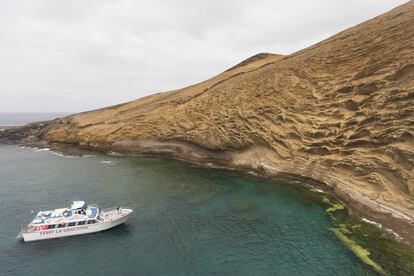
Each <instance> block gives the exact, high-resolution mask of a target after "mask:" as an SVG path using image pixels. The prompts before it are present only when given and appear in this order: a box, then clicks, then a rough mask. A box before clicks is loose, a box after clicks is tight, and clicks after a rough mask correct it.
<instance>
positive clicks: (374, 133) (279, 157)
mask: <svg viewBox="0 0 414 276" xmlns="http://www.w3.org/2000/svg"><path fill="white" fill-rule="evenodd" d="M413 112H414V2H412V1H411V2H409V3H407V4H405V5H403V6H400V7H398V8H396V9H394V10H392V11H390V12H388V13H386V14H384V15H381V16H379V17H376V18H374V19H372V20H370V21H367V22H365V23H363V24H360V25H358V26H356V27H353V28H351V29H348V30H346V31H343V32H341V33H339V34H337V35H335V36H333V37H331V38H329V39H327V40H324V41H322V42H320V43H318V44H316V45H314V46H311V47H309V48H306V49H304V50H302V51H299V52H296V53H294V54H292V55H289V56H280V55H272V54H259V55H257V56H255V57H252V58H250V59H248V60H246V61H244V62H242V63H240V64H239V65H237V66H235V67H233V68H231V69H229V70H227V71H226V72H224V73H222V74H220V75H218V76H216V77H213V78H212V79H209V80H207V81H205V82H202V83H199V84H196V85H194V86H190V87H187V88H184V89H180V90H175V91H170V92H165V93H159V94H155V95H152V96H148V97H145V98H142V99H138V100H136V101H132V102H129V103H126V104H121V105H117V106H113V107H109V108H104V109H100V110H95V111H90V112H85V113H81V114H76V115H73V116H69V117H65V118H62V119H60V120H56V121H53V122H51V123H49V124H48V125H47V126H41V127H37V128H36V129H32V130H28V131H25V135H24V136H25V138H24V139H25V140H27V141H30V140H35V139H43V140H46V141H49V142H59V143H73V144H79V145H82V146H88V147H94V148H98V149H104V150H119V151H130V152H159V153H163V152H165V153H168V154H171V155H174V156H177V157H181V158H185V159H191V160H200V161H203V160H205V161H207V160H213V161H214V160H216V161H218V162H219V160H222V161H223V163H226V162H227V163H228V164H231V165H232V166H239V167H246V168H257V169H268V170H274V171H283V172H288V173H294V174H300V175H303V176H306V177H311V178H314V179H317V180H320V181H323V182H325V183H330V185H332V186H338V187H339V188H341V189H342V190H344V196H346V193H349V194H350V195H352V194H357V195H358V196H361V197H362V198H365V199H366V200H367V202H368V203H369V204H376V203H378V204H380V205H381V206H383V207H384V208H388V207H389V208H392V209H394V210H398V212H400V214H401V215H402V216H406V217H407V218H411V219H412V218H414V170H413V169H414V138H413V133H414V114H413ZM7 133H8V135H9V136H8V137H10V132H7V131H5V132H3V137H5V136H7ZM369 204H368V205H369Z"/></svg>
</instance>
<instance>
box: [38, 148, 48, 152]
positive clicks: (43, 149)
mask: <svg viewBox="0 0 414 276" xmlns="http://www.w3.org/2000/svg"><path fill="white" fill-rule="evenodd" d="M35 151H50V149H49V148H40V149H35Z"/></svg>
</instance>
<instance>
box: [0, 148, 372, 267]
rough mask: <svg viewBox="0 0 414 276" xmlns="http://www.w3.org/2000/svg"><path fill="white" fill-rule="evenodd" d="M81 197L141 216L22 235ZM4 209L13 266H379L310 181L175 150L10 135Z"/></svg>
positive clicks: (2, 157)
mask: <svg viewBox="0 0 414 276" xmlns="http://www.w3.org/2000/svg"><path fill="white" fill-rule="evenodd" d="M102 161H104V162H102ZM107 161H110V162H107ZM74 198H78V199H84V200H86V201H88V202H90V203H98V204H100V205H102V206H103V207H110V206H114V205H117V203H119V204H121V205H125V206H130V207H133V208H134V209H135V214H134V216H133V217H132V218H131V219H130V220H129V221H128V223H127V224H125V225H122V226H120V227H117V228H115V229H112V230H109V231H105V232H101V233H97V234H91V235H85V236H78V237H70V238H64V239H57V240H48V241H41V242H34V243H23V242H19V241H17V240H15V236H16V234H17V232H18V231H19V228H20V226H21V224H22V221H23V220H24V219H27V218H29V217H30V215H29V212H28V211H29V210H30V209H48V208H57V207H64V206H66V205H69V204H70V200H71V199H74ZM0 208H1V210H2V214H1V228H0V249H1V250H0V273H1V274H4V275H8V274H10V275H51V274H53V275H55V274H60V275H73V274H80V275H94V274H95V275H133V274H139V275H193V274H197V275H211V274H219V275H335V274H336V275H372V274H375V273H374V272H373V271H372V270H371V268H370V267H369V266H367V265H366V264H364V263H362V262H361V261H360V260H359V259H358V258H357V257H356V256H355V255H354V254H353V253H352V252H351V251H349V250H348V249H347V248H346V247H345V246H344V245H343V244H342V243H341V242H340V241H339V240H338V238H337V237H336V236H335V234H334V233H333V232H332V231H331V230H329V228H331V227H333V225H332V222H331V219H330V217H329V214H327V213H326V212H325V209H324V207H323V206H322V205H321V204H320V202H316V201H315V200H313V198H312V197H309V192H308V191H306V190H305V189H304V188H302V187H301V186H300V185H297V184H296V185H293V184H292V183H290V184H289V183H286V182H285V181H282V180H281V181H272V182H270V181H268V180H264V179H261V178H256V177H254V176H249V175H244V174H241V173H238V172H231V171H226V170H219V169H207V168H201V167H197V166H192V165H189V164H187V163H183V162H179V161H174V160H166V159H159V158H150V157H134V158H132V157H114V156H106V155H94V156H89V157H84V158H68V157H61V156H57V155H54V154H52V153H51V152H45V151H41V152H37V151H35V150H33V149H22V148H17V147H13V146H2V145H0Z"/></svg>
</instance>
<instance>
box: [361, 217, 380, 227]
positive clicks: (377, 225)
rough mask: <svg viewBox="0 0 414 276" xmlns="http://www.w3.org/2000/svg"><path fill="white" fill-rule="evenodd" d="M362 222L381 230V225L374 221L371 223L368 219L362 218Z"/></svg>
mask: <svg viewBox="0 0 414 276" xmlns="http://www.w3.org/2000/svg"><path fill="white" fill-rule="evenodd" d="M362 221H364V222H366V223H369V224H372V225H375V226H376V227H378V228H382V224H381V223H378V222H376V221H372V220H369V219H366V218H362Z"/></svg>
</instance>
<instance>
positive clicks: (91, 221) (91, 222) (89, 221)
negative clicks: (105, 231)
mask: <svg viewBox="0 0 414 276" xmlns="http://www.w3.org/2000/svg"><path fill="white" fill-rule="evenodd" d="M94 223H96V221H95V220H94V219H92V220H88V224H94Z"/></svg>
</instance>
